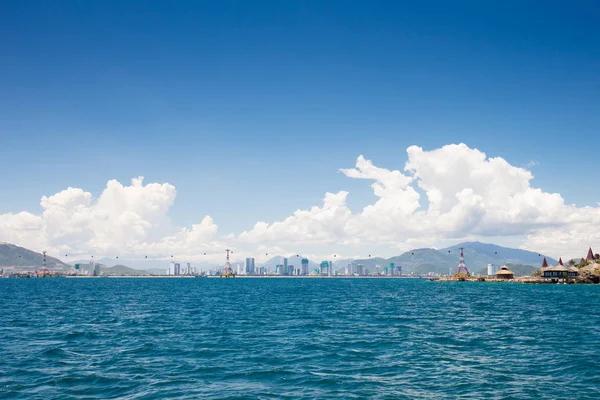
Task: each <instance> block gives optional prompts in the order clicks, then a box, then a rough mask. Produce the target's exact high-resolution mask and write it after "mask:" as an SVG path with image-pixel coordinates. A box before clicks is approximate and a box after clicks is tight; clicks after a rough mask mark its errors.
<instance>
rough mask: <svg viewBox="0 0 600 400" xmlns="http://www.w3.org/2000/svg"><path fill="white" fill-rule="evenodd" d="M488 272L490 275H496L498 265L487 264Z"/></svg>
mask: <svg viewBox="0 0 600 400" xmlns="http://www.w3.org/2000/svg"><path fill="white" fill-rule="evenodd" d="M487 274H488V276H495V275H496V266H495V265H494V264H488V265H487Z"/></svg>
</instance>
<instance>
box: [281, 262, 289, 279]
mask: <svg viewBox="0 0 600 400" xmlns="http://www.w3.org/2000/svg"><path fill="white" fill-rule="evenodd" d="M289 271H290V269H289V268H288V259H287V258H284V259H283V274H281V275H289Z"/></svg>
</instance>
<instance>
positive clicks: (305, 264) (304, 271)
mask: <svg viewBox="0 0 600 400" xmlns="http://www.w3.org/2000/svg"><path fill="white" fill-rule="evenodd" d="M302 275H308V258H303V259H302Z"/></svg>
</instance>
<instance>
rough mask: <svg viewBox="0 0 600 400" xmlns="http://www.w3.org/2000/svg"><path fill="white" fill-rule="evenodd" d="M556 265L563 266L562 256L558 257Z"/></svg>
mask: <svg viewBox="0 0 600 400" xmlns="http://www.w3.org/2000/svg"><path fill="white" fill-rule="evenodd" d="M558 265H562V266H563V267H564V266H565V264H563V262H562V257H559V258H558Z"/></svg>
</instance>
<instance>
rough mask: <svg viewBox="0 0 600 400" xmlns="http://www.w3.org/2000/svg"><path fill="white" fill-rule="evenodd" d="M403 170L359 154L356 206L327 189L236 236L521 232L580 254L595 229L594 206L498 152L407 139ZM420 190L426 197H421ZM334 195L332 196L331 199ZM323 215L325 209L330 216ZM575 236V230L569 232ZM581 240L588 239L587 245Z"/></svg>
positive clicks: (399, 239) (411, 240)
mask: <svg viewBox="0 0 600 400" xmlns="http://www.w3.org/2000/svg"><path fill="white" fill-rule="evenodd" d="M407 154H408V160H407V162H406V164H405V166H404V169H403V171H400V170H389V169H385V168H380V167H376V166H375V165H374V164H373V163H372V162H371V161H370V160H366V159H365V158H364V157H363V156H359V157H358V159H357V161H356V165H355V167H354V168H348V169H341V172H342V173H344V174H345V175H346V176H347V177H349V178H354V179H366V180H371V181H372V184H371V187H372V189H373V193H374V194H375V196H377V197H378V200H377V201H376V202H375V203H374V204H371V205H368V206H366V207H364V208H363V209H362V210H360V211H359V212H352V211H351V210H349V209H348V206H347V204H346V198H347V196H348V193H347V192H340V193H338V194H337V195H333V194H327V195H326V197H325V199H324V201H323V206H322V207H313V208H312V209H310V210H298V211H296V212H295V213H294V215H293V216H291V217H288V218H286V219H285V220H283V221H281V222H275V223H272V224H267V223H264V222H259V223H257V224H256V225H255V227H254V228H253V229H252V230H250V231H247V232H243V233H242V234H241V235H240V238H241V239H243V240H248V241H255V242H286V241H289V240H291V239H292V238H293V239H294V240H295V241H296V242H302V241H305V242H327V243H339V244H349V243H355V244H358V243H387V244H388V245H389V246H395V247H398V248H401V249H409V248H411V247H413V246H414V245H415V244H422V245H426V246H436V245H444V244H447V243H448V242H449V241H452V240H454V241H458V240H464V239H470V240H472V239H473V238H482V239H484V240H485V238H486V237H498V236H507V237H517V236H524V235H527V239H526V241H525V242H524V243H523V246H524V247H529V248H534V247H536V246H537V247H536V248H537V249H538V250H539V251H544V252H548V253H550V254H554V253H555V250H557V249H558V248H557V247H554V246H555V244H554V239H552V238H551V237H548V236H546V235H548V234H549V233H551V232H556V233H555V234H553V235H555V237H556V240H557V241H558V242H559V243H561V242H564V243H565V246H564V247H563V248H561V251H564V252H565V254H567V253H569V252H570V253H575V252H577V253H576V254H579V252H581V251H583V250H582V248H583V247H586V246H587V245H588V244H587V243H588V242H599V243H600V241H599V239H600V235H598V234H596V233H595V232H596V230H595V228H594V221H595V226H598V222H600V218H598V215H599V213H600V208H593V207H591V208H590V207H587V208H577V207H575V206H573V205H566V204H565V202H564V199H563V198H562V196H561V195H560V194H557V193H547V192H544V191H543V190H541V189H539V188H535V187H533V186H531V181H532V180H533V175H532V173H531V172H530V171H528V170H527V169H524V168H520V167H516V166H513V165H511V164H509V163H508V162H507V161H506V160H504V159H502V158H500V157H491V158H488V157H487V156H486V154H485V153H483V152H481V151H479V150H477V149H471V148H469V147H468V146H466V145H464V144H458V145H454V144H452V145H447V146H444V147H442V148H439V149H435V150H432V151H425V150H423V149H422V148H420V147H417V146H411V147H409V148H408V149H407ZM416 187H418V188H420V189H421V190H423V191H424V192H425V194H426V196H427V200H428V202H427V203H425V202H424V201H422V199H421V198H420V197H421V196H420V195H419V192H418V191H417V190H416ZM332 198H335V200H336V201H332V200H331V199H332ZM327 217H330V218H329V219H328V218H327ZM575 236H576V237H575ZM586 248H587V247H586Z"/></svg>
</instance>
